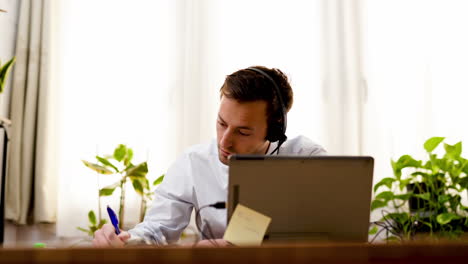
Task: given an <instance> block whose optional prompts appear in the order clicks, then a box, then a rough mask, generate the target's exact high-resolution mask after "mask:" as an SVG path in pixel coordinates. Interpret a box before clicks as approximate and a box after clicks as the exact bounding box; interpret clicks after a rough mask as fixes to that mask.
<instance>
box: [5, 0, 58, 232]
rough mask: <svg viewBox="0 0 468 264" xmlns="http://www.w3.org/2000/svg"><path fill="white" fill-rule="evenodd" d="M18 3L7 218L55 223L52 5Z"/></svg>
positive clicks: (19, 220) (40, 2)
mask: <svg viewBox="0 0 468 264" xmlns="http://www.w3.org/2000/svg"><path fill="white" fill-rule="evenodd" d="M53 2H54V1H47V0H41V1H32V0H23V1H21V7H20V13H19V25H18V35H17V41H16V64H15V71H14V74H13V76H12V77H13V78H12V79H13V85H12V99H11V120H12V130H11V145H10V159H9V166H8V173H7V181H6V210H5V215H6V218H7V219H11V220H13V221H15V222H17V223H20V224H25V223H26V220H27V218H28V214H29V213H30V212H31V210H33V212H34V213H33V215H32V216H33V221H35V222H53V221H55V219H56V201H57V197H56V194H57V190H56V182H57V181H56V178H55V176H56V175H55V174H54V173H53V172H54V168H53V167H54V165H55V163H54V162H53V161H54V157H55V156H54V155H55V151H54V150H55V148H54V137H55V134H54V129H53V124H54V113H55V109H54V108H53V107H54V105H55V101H54V99H55V97H54V94H55V92H54V87H53V83H54V81H53V77H52V74H53V70H52V69H53V68H52V66H51V62H52V56H51V55H50V54H51V50H53V47H54V46H53V45H52V42H53V41H52V37H51V31H52V25H53V24H55V22H54V21H53V20H52V19H53V8H52V3H53Z"/></svg>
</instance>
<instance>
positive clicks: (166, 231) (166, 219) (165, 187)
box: [128, 154, 193, 245]
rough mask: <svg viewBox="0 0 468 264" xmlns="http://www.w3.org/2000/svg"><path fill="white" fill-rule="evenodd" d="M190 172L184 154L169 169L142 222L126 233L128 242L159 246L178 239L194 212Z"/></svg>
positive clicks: (189, 165)
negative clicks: (129, 237)
mask: <svg viewBox="0 0 468 264" xmlns="http://www.w3.org/2000/svg"><path fill="white" fill-rule="evenodd" d="M190 171H191V164H190V159H189V157H188V155H187V154H184V155H183V156H182V157H180V158H179V159H178V160H177V161H176V162H175V163H174V164H173V165H172V166H171V167H170V168H169V170H168V171H167V173H166V175H165V176H164V180H163V182H162V183H161V184H160V185H159V186H158V187H157V188H156V191H155V196H154V197H153V199H154V200H153V203H152V205H151V208H150V209H149V210H148V211H147V213H146V215H145V219H144V220H143V222H141V223H140V224H138V225H136V226H135V227H134V228H133V229H131V230H129V231H128V232H129V233H130V235H131V240H143V241H144V242H145V243H146V244H158V245H164V244H171V243H175V242H177V241H178V240H179V237H180V235H181V233H182V231H183V230H184V229H185V228H186V227H187V225H188V224H189V221H190V215H191V213H192V209H193V188H192V186H193V183H192V180H191V179H192V178H191V177H190V175H191V174H190Z"/></svg>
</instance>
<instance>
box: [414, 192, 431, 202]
mask: <svg viewBox="0 0 468 264" xmlns="http://www.w3.org/2000/svg"><path fill="white" fill-rule="evenodd" d="M413 196H414V197H417V198H421V199H423V200H428V201H429V199H430V198H431V194H430V193H428V192H426V193H421V194H419V193H418V194H413Z"/></svg>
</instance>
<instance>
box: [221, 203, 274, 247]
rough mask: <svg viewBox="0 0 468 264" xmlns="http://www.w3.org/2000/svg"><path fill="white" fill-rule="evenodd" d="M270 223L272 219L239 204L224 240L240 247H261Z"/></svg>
mask: <svg viewBox="0 0 468 264" xmlns="http://www.w3.org/2000/svg"><path fill="white" fill-rule="evenodd" d="M270 222H271V218H270V217H268V216H266V215H263V214H261V213H259V212H256V211H254V210H252V209H250V208H247V207H245V206H243V205H241V204H238V205H237V207H236V209H235V210H234V213H233V214H232V216H231V221H230V222H229V225H228V227H227V228H226V232H224V237H223V239H224V240H227V241H229V242H231V243H232V244H234V245H238V246H241V245H249V246H250V245H252V246H257V245H260V244H262V241H263V237H264V236H265V232H266V230H267V228H268V225H270Z"/></svg>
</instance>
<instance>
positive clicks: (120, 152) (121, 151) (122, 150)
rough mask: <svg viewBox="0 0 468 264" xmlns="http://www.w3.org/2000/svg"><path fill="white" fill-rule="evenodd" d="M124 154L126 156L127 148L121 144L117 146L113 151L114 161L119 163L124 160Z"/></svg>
mask: <svg viewBox="0 0 468 264" xmlns="http://www.w3.org/2000/svg"><path fill="white" fill-rule="evenodd" d="M125 154H127V147H126V146H125V145H123V144H119V145H118V146H117V148H115V150H114V159H115V160H117V161H118V162H121V161H122V160H123V159H124V157H125Z"/></svg>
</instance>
